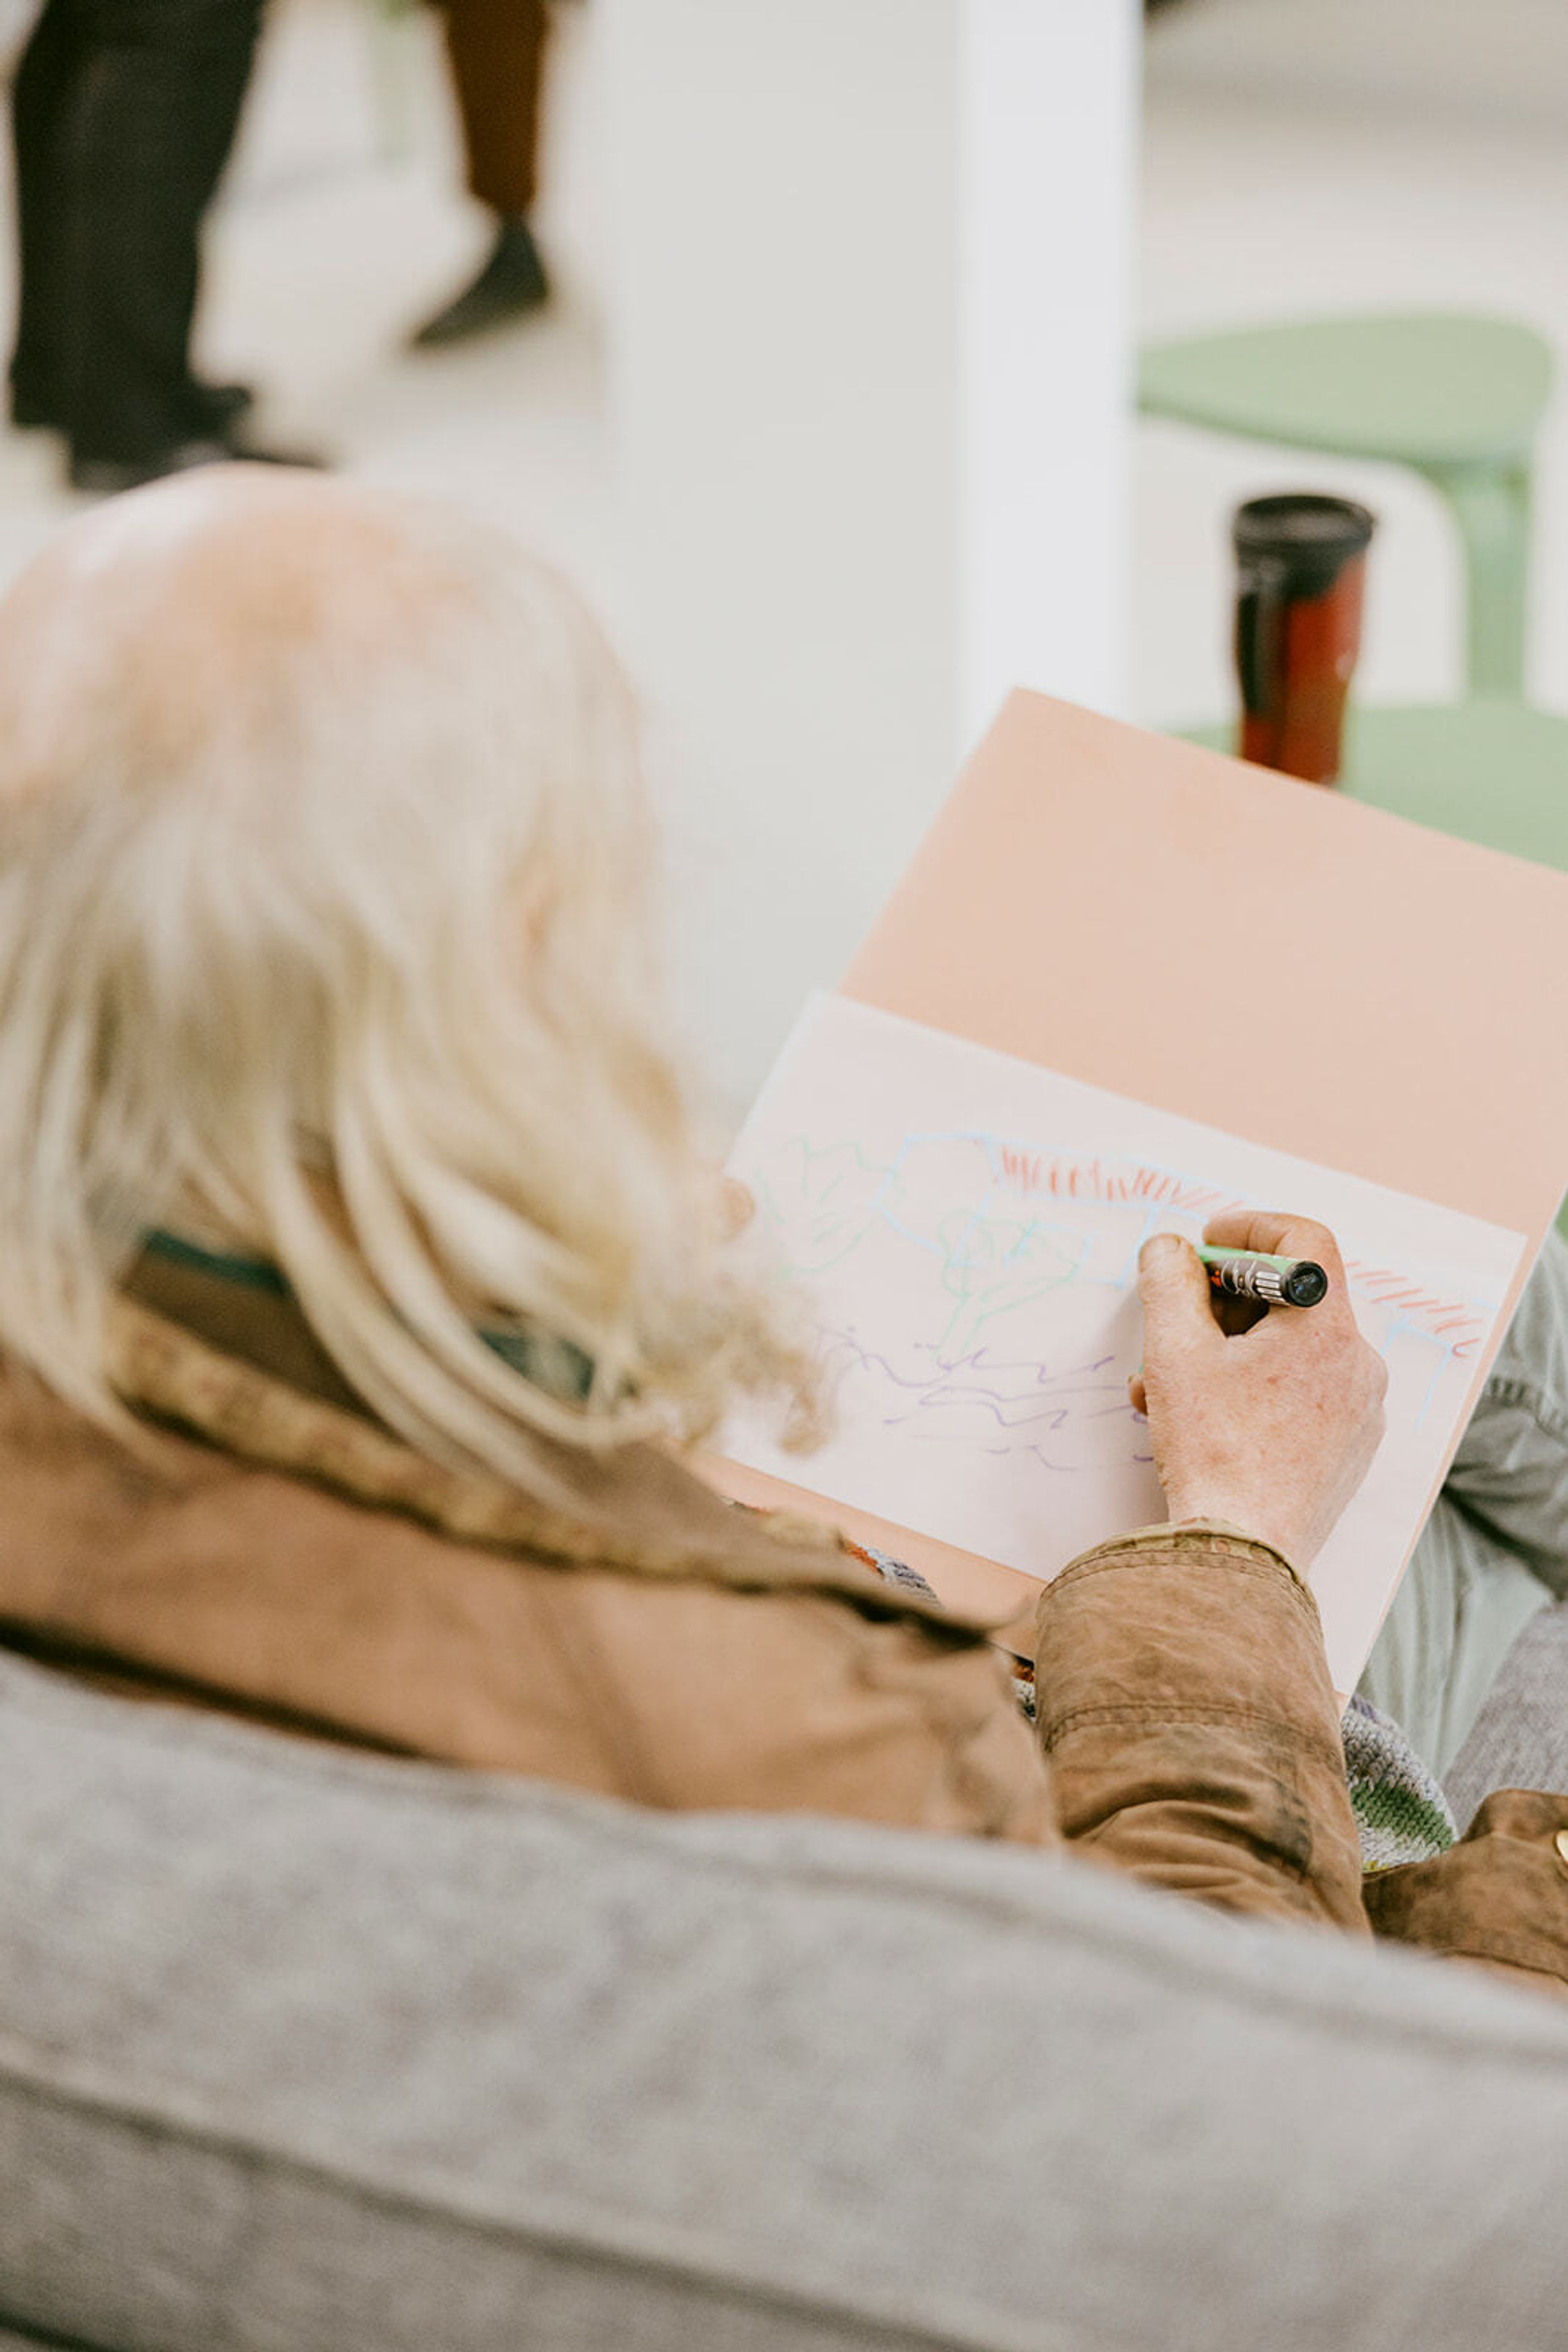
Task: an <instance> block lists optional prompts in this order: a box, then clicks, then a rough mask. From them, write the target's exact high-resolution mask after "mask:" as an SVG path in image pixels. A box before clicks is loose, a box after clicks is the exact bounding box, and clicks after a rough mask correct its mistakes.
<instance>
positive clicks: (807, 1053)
mask: <svg viewBox="0 0 1568 2352" xmlns="http://www.w3.org/2000/svg"><path fill="white" fill-rule="evenodd" d="M730 1170H731V1173H732V1174H734V1175H736V1176H737V1177H739V1178H740V1179H741V1181H743V1182H745V1183H746V1184H747V1185H748V1186H749V1187H750V1188H751V1191H752V1192H753V1194H754V1196H755V1198H756V1201H757V1203H758V1226H759V1236H758V1238H759V1242H760V1245H761V1246H762V1247H763V1248H764V1249H765V1250H766V1251H768V1254H769V1255H770V1257H771V1258H772V1260H773V1263H774V1265H776V1267H777V1268H778V1270H779V1272H780V1273H781V1274H782V1275H784V1276H785V1277H786V1278H788V1279H789V1280H790V1281H792V1282H794V1283H795V1284H797V1285H799V1286H801V1287H802V1288H803V1289H804V1290H805V1292H806V1294H807V1296H808V1297H809V1298H810V1303H811V1311H812V1318H813V1321H814V1324H815V1327H816V1331H817V1337H818V1345H819V1349H820V1352H821V1360H822V1365H823V1370H824V1374H825V1380H826V1386H827V1391H828V1396H829V1400H830V1402H831V1407H832V1412H833V1420H834V1434H833V1435H832V1437H831V1439H830V1441H829V1442H828V1444H826V1445H825V1446H824V1447H822V1448H821V1449H820V1450H819V1451H818V1452H817V1453H816V1454H813V1455H812V1456H811V1457H810V1465H809V1468H808V1470H807V1474H806V1475H808V1476H809V1477H810V1483H811V1486H812V1487H813V1488H814V1489H815V1491H816V1492H817V1493H818V1494H819V1495H821V1496H823V1497H825V1498H827V1499H828V1500H830V1501H833V1502H838V1503H841V1504H848V1505H851V1506H852V1507H855V1508H856V1509H857V1510H866V1511H870V1512H872V1513H874V1514H875V1515H876V1516H877V1517H880V1518H883V1519H884V1520H887V1521H890V1522H903V1523H904V1524H905V1525H906V1526H908V1527H909V1528H918V1529H919V1530H920V1532H921V1534H922V1535H923V1536H925V1537H927V1538H936V1541H938V1542H940V1543H943V1544H946V1545H950V1546H953V1547H956V1548H958V1549H963V1550H965V1551H968V1552H973V1553H977V1554H978V1555H980V1556H981V1557H982V1558H984V1559H988V1560H991V1561H994V1562H996V1563H998V1564H999V1565H1001V1566H1003V1567H1006V1568H1009V1569H1012V1570H1018V1571H1020V1572H1022V1573H1023V1574H1024V1575H1026V1576H1029V1577H1031V1578H1036V1579H1040V1578H1046V1577H1050V1576H1051V1575H1053V1574H1054V1573H1055V1572H1056V1570H1058V1569H1060V1568H1062V1567H1064V1566H1065V1565H1066V1563H1067V1561H1068V1560H1070V1559H1073V1558H1074V1557H1075V1556H1076V1554H1077V1553H1079V1552H1081V1551H1083V1550H1085V1549H1088V1547H1089V1546H1090V1545H1092V1544H1096V1543H1100V1542H1103V1541H1104V1540H1105V1539H1106V1538H1109V1537H1112V1536H1115V1535H1117V1534H1120V1533H1123V1532H1124V1531H1125V1530H1126V1529H1128V1528H1135V1527H1141V1526H1144V1525H1145V1524H1147V1523H1148V1522H1149V1521H1151V1520H1155V1519H1160V1518H1163V1517H1164V1516H1165V1505H1164V1501H1163V1499H1162V1496H1161V1493H1160V1488H1159V1485H1158V1482H1157V1480H1156V1479H1155V1474H1154V1468H1153V1463H1152V1458H1151V1455H1150V1452H1149V1445H1148V1424H1147V1423H1146V1422H1145V1420H1144V1418H1143V1416H1142V1415H1141V1414H1139V1413H1137V1412H1134V1410H1133V1407H1132V1405H1131V1403H1130V1402H1128V1396H1127V1380H1128V1376H1129V1375H1130V1374H1131V1373H1132V1372H1134V1371H1135V1370H1136V1369H1137V1367H1138V1364H1139V1362H1140V1360H1141V1359H1142V1354H1143V1345H1142V1318H1141V1316H1140V1313H1139V1309H1138V1304H1137V1289H1136V1264H1137V1255H1138V1251H1139V1248H1140V1247H1141V1245H1142V1244H1143V1242H1144V1241H1145V1238H1146V1237H1147V1235H1148V1234H1151V1233H1155V1232H1156V1231H1168V1232H1173V1233H1180V1234H1186V1236H1187V1238H1188V1239H1190V1240H1193V1241H1197V1240H1200V1239H1201V1238H1202V1233H1203V1226H1204V1223H1205V1220H1206V1219H1207V1217H1209V1216H1211V1215H1215V1214H1218V1213H1220V1212H1221V1211H1223V1210H1226V1209H1231V1208H1266V1207H1281V1206H1288V1207H1290V1208H1291V1209H1292V1210H1298V1211H1300V1212H1301V1213H1302V1214H1304V1215H1309V1216H1313V1217H1316V1218H1318V1219H1319V1220H1320V1221H1321V1222H1322V1223H1325V1224H1327V1225H1329V1226H1331V1227H1332V1228H1333V1231H1334V1233H1335V1234H1336V1236H1337V1237H1338V1239H1339V1242H1340V1245H1341V1249H1342V1252H1343V1255H1344V1257H1345V1261H1346V1265H1345V1273H1346V1278H1347V1280H1348V1282H1349V1285H1350V1290H1351V1297H1352V1300H1353V1303H1354V1309H1355V1314H1356V1318H1357V1321H1358V1322H1359V1324H1360V1326H1361V1328H1362V1329H1363V1331H1364V1334H1365V1336H1366V1337H1367V1339H1370V1340H1371V1341H1372V1343H1373V1345H1374V1346H1375V1347H1376V1348H1377V1349H1379V1350H1380V1352H1381V1353H1382V1355H1383V1357H1384V1360H1385V1362H1386V1364H1387V1366H1388V1373H1389V1387H1388V1399H1387V1408H1386V1411H1387V1429H1386V1433H1385V1437H1384V1440H1383V1443H1382V1444H1381V1446H1380V1447H1379V1449H1378V1454H1377V1458H1376V1461H1375V1463H1374V1465H1373V1467H1372V1470H1371V1472H1370V1474H1369V1475H1368V1477H1367V1479H1366V1482H1365V1484H1364V1486H1363V1487H1362V1489H1361V1491H1360V1493H1359V1494H1358V1495H1357V1496H1356V1497H1355V1499H1354V1502H1353V1503H1352V1504H1351V1506H1350V1507H1349V1509H1348V1510H1347V1511H1346V1513H1345V1515H1344V1517H1343V1519H1342V1520H1341V1521H1340V1524H1339V1526H1338V1528H1336V1530H1335V1532H1334V1534H1333V1537H1332V1538H1331V1539H1330V1541H1329V1543H1328V1545H1327V1547H1326V1548H1325V1549H1324V1550H1323V1552H1322V1554H1321V1555H1320V1558H1319V1559H1318V1561H1317V1563H1316V1566H1315V1568H1314V1570H1313V1579H1312V1580H1313V1585H1314V1590H1315V1591H1316V1595H1317V1599H1318V1604H1319V1608H1320V1610H1321V1611H1322V1616H1323V1622H1324V1633H1325V1638H1326V1639H1327V1640H1328V1642H1329V1643H1330V1654H1331V1657H1333V1659H1334V1661H1335V1664H1336V1671H1337V1672H1338V1673H1340V1674H1342V1675H1345V1676H1346V1677H1348V1679H1349V1680H1351V1681H1354V1678H1355V1675H1358V1674H1359V1672H1360V1663H1359V1661H1360V1660H1361V1659H1362V1658H1363V1657H1364V1652H1365V1651H1366V1650H1367V1649H1369V1648H1370V1647H1371V1643H1372V1638H1373V1635H1374V1633H1375V1631H1376V1626H1377V1622H1378V1618H1379V1616H1380V1614H1381V1612H1382V1609H1383V1606H1384V1602H1385V1599H1386V1597H1387V1595H1386V1590H1385V1588H1386V1586H1387V1584H1388V1583H1389V1582H1390V1581H1391V1580H1392V1577H1393V1575H1394V1574H1396V1572H1397V1570H1398V1569H1399V1567H1400V1566H1402V1565H1403V1562H1404V1559H1405V1556H1406V1551H1407V1550H1408V1549H1409V1547H1410V1545H1411V1543H1412V1541H1413V1540H1414V1535H1415V1531H1416V1528H1418V1527H1419V1525H1420V1523H1421V1520H1422V1518H1423V1517H1425V1513H1426V1505H1427V1496H1428V1495H1429V1494H1430V1492H1431V1489H1432V1486H1433V1484H1434V1482H1435V1480H1436V1479H1437V1478H1438V1477H1440V1475H1441V1473H1442V1470H1443V1468H1444V1466H1445V1465H1446V1464H1447V1462H1448V1458H1449V1455H1450V1454H1451V1453H1452V1451H1453V1447H1454V1445H1455V1444H1456V1442H1457V1440H1458V1434H1459V1432H1460V1429H1461V1428H1462V1426H1463V1423H1464V1419H1465V1417H1466V1415H1467V1412H1468V1402H1469V1391H1470V1382H1471V1373H1472V1368H1473V1365H1474V1362H1475V1360H1476V1358H1477V1357H1478V1355H1479V1353H1480V1351H1481V1350H1482V1349H1484V1348H1486V1347H1488V1346H1489V1345H1490V1341H1491V1339H1492V1338H1493V1336H1494V1334H1495V1332H1496V1330H1497V1327H1498V1325H1499V1321H1500V1318H1501V1315H1502V1311H1503V1305H1504V1301H1505V1300H1506V1299H1507V1297H1508V1296H1509V1292H1510V1289H1511V1284H1512V1281H1513V1276H1514V1274H1515V1272H1516V1271H1517V1269H1518V1266H1519V1264H1520V1261H1521V1256H1522V1255H1523V1252H1524V1248H1525V1241H1524V1236H1523V1235H1522V1234H1518V1233H1510V1232H1508V1231H1506V1230H1505V1229H1503V1228H1502V1227H1500V1226H1497V1225H1492V1224H1489V1223H1484V1222H1483V1221H1482V1220H1480V1219H1479V1218H1473V1217H1463V1216H1459V1215H1458V1214H1456V1213H1454V1212H1452V1211H1450V1210H1447V1209H1443V1208H1440V1207H1438V1206H1437V1204H1436V1203H1434V1202H1429V1201H1420V1200H1416V1199H1415V1198H1413V1197H1412V1196H1410V1195H1408V1194H1404V1193H1397V1192H1388V1191H1386V1190H1385V1189H1384V1188H1383V1187H1382V1186H1380V1185H1376V1184H1369V1183H1367V1182H1366V1181H1364V1179H1363V1178H1360V1177H1355V1176H1347V1175H1344V1174H1343V1173H1341V1172H1339V1171H1334V1170H1332V1169H1327V1168H1322V1167H1318V1166H1315V1165H1313V1164H1312V1162H1310V1161H1307V1160H1298V1159H1295V1158H1293V1157H1291V1155H1290V1154H1289V1153H1285V1152H1279V1151H1272V1150H1269V1149H1267V1148H1266V1147H1263V1146H1260V1145H1256V1144H1250V1143H1248V1142H1246V1141H1245V1140H1243V1139H1242V1138H1240V1137H1239V1136H1234V1135H1227V1134H1223V1133H1221V1132H1220V1131H1219V1130H1218V1129H1213V1128H1207V1127H1202V1126H1199V1125H1197V1124H1196V1123H1195V1122H1193V1121H1191V1120H1187V1119H1182V1118H1173V1117H1172V1116H1171V1115H1170V1114H1169V1113H1168V1112H1164V1111H1158V1110H1155V1109H1152V1108H1150V1107H1149V1106H1148V1105H1147V1104H1141V1103H1134V1102H1129V1101H1126V1100H1125V1099H1124V1098H1123V1097H1119V1096H1116V1095H1112V1094H1108V1093H1105V1092H1104V1091H1103V1090H1102V1089H1100V1088H1098V1087H1088V1086H1084V1085H1082V1083H1081V1082H1080V1081H1078V1080H1076V1079H1072V1078H1064V1077H1062V1076H1060V1075H1059V1074H1058V1073H1056V1072H1054V1071H1049V1070H1042V1069H1040V1068H1037V1067H1034V1066H1031V1065H1030V1064H1028V1063H1025V1062H1019V1061H1018V1060H1015V1059H1014V1058H1013V1057H1011V1056H1010V1055H1002V1054H998V1053H995V1052H993V1051H992V1050H991V1049H990V1048H989V1047H987V1046H982V1045H972V1044H970V1043H968V1042H967V1041H966V1040H964V1039H961V1038H955V1037H950V1036H945V1035H943V1034H941V1033H940V1032H938V1031H936V1030H933V1029H928V1028H925V1027H923V1026H921V1025H920V1024H916V1023H914V1022H908V1021H904V1020H902V1019H900V1018H899V1017H898V1016H897V1015H896V1014H894V1013H882V1012H879V1011H876V1010H874V1009H873V1008H872V1007H870V1006H867V1005H862V1004H855V1003H851V1002H850V1001H849V1000H848V999H846V998H842V997H831V996H822V997H819V998H817V999H815V1000H814V1001H813V1002H812V1003H810V1005H809V1006H808V1008H807V1010H806V1012H805V1013H804V1014H803V1016H802V1018H801V1020H800V1023H799V1024H798V1026H797V1028H796V1030H795V1033H794V1035H793V1036H792V1037H791V1039H790V1041H789V1045H788V1047H787V1048H786V1050H785V1053H784V1055H783V1056H782V1058H781V1060H780V1062H779V1066H778V1067H777V1068H776V1070H775V1071H774V1074H773V1076H772V1078H771V1079H770V1080H769V1082H768V1086H767V1087H766V1089H765V1090H764V1092H763V1094H762V1097H761V1098H760V1099H759V1101H758V1104H757V1107H756V1108H755V1110H754V1111H753V1112H752V1115H751V1117H750V1118H749V1119H748V1120H747V1125H746V1129H745V1130H744V1132H743V1134H742V1136H741V1138H740V1140H739V1142H738V1144H737V1147H736V1150H735V1152H734V1154H733V1156H732V1159H731V1161H730ZM726 1451H727V1453H728V1454H730V1455H731V1457H732V1458H733V1459H735V1460H737V1461H738V1462H740V1463H742V1464H745V1465H747V1466H748V1467H749V1468H751V1469H753V1470H758V1471H764V1472H768V1473H769V1474H770V1475H773V1476H774V1477H776V1478H783V1479H789V1478H795V1479H799V1477H800V1475H801V1465H800V1462H799V1460H798V1458H797V1457H794V1456H791V1455H787V1454H783V1453H782V1452H781V1451H780V1450H779V1447H778V1445H777V1444H776V1442H775V1440H774V1438H773V1436H772V1435H771V1433H770V1430H769V1428H768V1423H766V1422H762V1421H758V1420H755V1419H754V1420H753V1421H752V1423H750V1424H749V1425H747V1424H745V1423H738V1422H737V1424H736V1425H735V1426H734V1427H733V1428H732V1429H731V1430H730V1432H729V1433H728V1435H727V1440H726ZM904 1549H908V1547H907V1546H905V1547H904ZM1379 1562H1382V1563H1385V1569H1386V1572H1385V1575H1384V1576H1383V1577H1381V1578H1379V1576H1378V1575H1377V1573H1376V1568H1375V1564H1376V1563H1379ZM1353 1664H1354V1674H1352V1672H1351V1668H1352V1665H1353Z"/></svg>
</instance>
